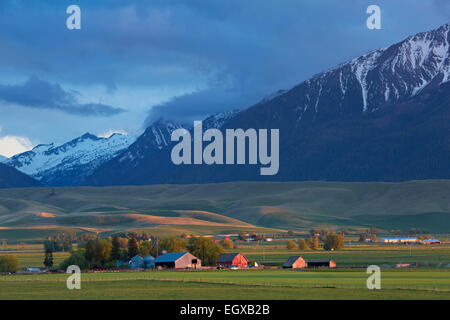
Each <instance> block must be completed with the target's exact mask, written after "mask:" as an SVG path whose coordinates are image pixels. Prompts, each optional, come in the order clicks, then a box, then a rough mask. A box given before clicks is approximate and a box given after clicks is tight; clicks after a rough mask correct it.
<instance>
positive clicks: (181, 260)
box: [153, 252, 202, 270]
mask: <svg viewBox="0 0 450 320" xmlns="http://www.w3.org/2000/svg"><path fill="white" fill-rule="evenodd" d="M153 263H154V265H155V268H163V269H177V270H182V269H201V267H202V261H201V260H200V259H199V258H197V257H196V256H194V255H192V254H190V253H189V252H178V253H166V254H163V255H162V256H159V257H158V258H156V259H155V260H153Z"/></svg>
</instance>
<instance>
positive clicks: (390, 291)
mask: <svg viewBox="0 0 450 320" xmlns="http://www.w3.org/2000/svg"><path fill="white" fill-rule="evenodd" d="M67 277H68V275H66V274H42V275H7V276H1V277H0V288H2V290H0V299H272V300H273V299H450V271H449V270H439V271H436V270H421V271H417V270H394V271H393V270H382V274H381V286H382V289H381V290H368V289H367V288H366V280H367V277H368V274H366V273H365V271H364V270H348V269H346V270H326V271H296V270H226V271H217V270H210V271H151V272H120V273H119V272H116V273H85V274H82V275H81V279H82V284H81V290H68V289H67V288H66V279H67Z"/></svg>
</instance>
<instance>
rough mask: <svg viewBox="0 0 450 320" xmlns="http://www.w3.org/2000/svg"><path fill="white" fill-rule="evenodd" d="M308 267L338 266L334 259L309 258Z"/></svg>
mask: <svg viewBox="0 0 450 320" xmlns="http://www.w3.org/2000/svg"><path fill="white" fill-rule="evenodd" d="M306 264H307V266H308V268H336V262H334V261H333V260H308V261H306Z"/></svg>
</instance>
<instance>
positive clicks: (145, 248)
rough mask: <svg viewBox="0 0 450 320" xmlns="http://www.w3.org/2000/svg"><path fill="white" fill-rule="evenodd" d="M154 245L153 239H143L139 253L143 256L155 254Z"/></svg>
mask: <svg viewBox="0 0 450 320" xmlns="http://www.w3.org/2000/svg"><path fill="white" fill-rule="evenodd" d="M153 251H155V250H154V246H153V242H152V241H143V242H142V243H141V245H140V246H139V254H140V256H141V257H145V256H148V255H149V254H152V253H153V254H154V252H153Z"/></svg>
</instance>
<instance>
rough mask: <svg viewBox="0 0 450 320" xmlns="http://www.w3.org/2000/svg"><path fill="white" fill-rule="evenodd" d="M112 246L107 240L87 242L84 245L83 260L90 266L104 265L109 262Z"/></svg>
mask: <svg viewBox="0 0 450 320" xmlns="http://www.w3.org/2000/svg"><path fill="white" fill-rule="evenodd" d="M111 251H112V244H111V242H109V241H108V240H103V239H97V240H88V242H87V243H86V251H85V258H86V261H88V262H89V263H90V264H93V265H97V264H101V265H105V263H106V262H109V261H111Z"/></svg>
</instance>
